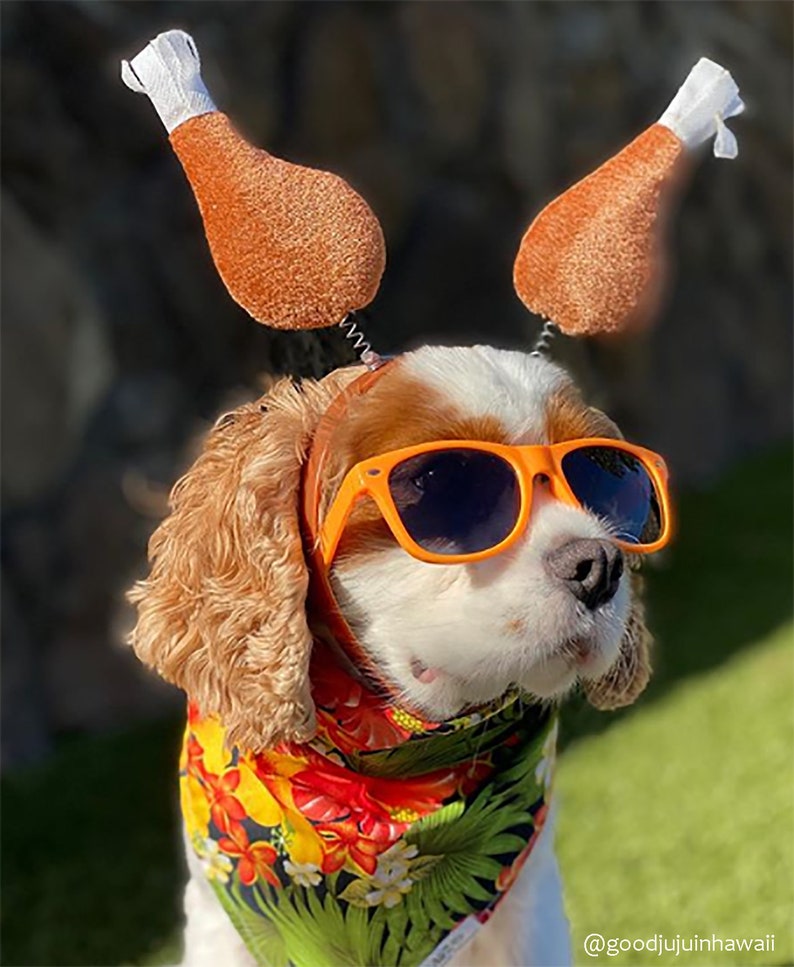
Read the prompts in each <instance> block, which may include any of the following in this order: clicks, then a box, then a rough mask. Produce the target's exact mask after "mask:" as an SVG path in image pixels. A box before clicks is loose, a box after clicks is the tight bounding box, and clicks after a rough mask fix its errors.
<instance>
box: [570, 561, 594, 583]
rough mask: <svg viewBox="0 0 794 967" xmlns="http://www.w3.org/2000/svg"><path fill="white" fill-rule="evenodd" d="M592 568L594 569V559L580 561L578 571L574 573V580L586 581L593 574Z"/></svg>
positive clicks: (577, 566)
mask: <svg viewBox="0 0 794 967" xmlns="http://www.w3.org/2000/svg"><path fill="white" fill-rule="evenodd" d="M592 570H593V562H592V561H588V560H584V561H579V563H578V564H577V565H576V572H575V573H574V580H575V581H586V580H587V578H588V577H590V574H591V572H592Z"/></svg>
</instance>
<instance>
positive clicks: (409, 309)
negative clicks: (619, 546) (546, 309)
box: [0, 0, 794, 965]
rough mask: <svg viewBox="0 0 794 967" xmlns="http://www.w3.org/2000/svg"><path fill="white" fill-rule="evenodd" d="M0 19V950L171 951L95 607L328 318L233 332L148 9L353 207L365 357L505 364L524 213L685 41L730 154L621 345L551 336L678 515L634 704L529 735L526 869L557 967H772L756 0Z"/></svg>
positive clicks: (160, 827)
mask: <svg viewBox="0 0 794 967" xmlns="http://www.w3.org/2000/svg"><path fill="white" fill-rule="evenodd" d="M0 16H1V17H2V155H3V165H2V256H3V264H2V270H3V277H2V349H3V353H2V403H3V410H2V431H3V433H2V444H3V454H2V456H3V461H2V485H3V498H4V499H3V532H2V550H3V556H2V596H3V626H2V632H3V664H2V745H3V780H2V782H3V803H2V805H3V824H2V837H3V844H2V845H3V848H2V901H3V907H4V909H3V921H4V923H3V934H2V942H3V951H2V959H3V963H8V964H84V965H88V964H130V963H134V964H142V963H167V962H169V960H170V961H171V962H173V960H174V959H175V958H176V957H177V956H178V951H179V939H178V932H179V917H180V913H179V903H180V896H179V891H180V884H181V882H182V879H183V871H182V866H181V860H180V858H179V857H180V849H179V841H178V818H177V812H176V799H175V772H176V768H175V767H176V755H177V747H178V741H179V738H178V737H179V729H180V715H181V706H182V702H181V697H180V696H179V694H178V693H177V692H176V691H173V690H171V689H169V688H167V687H166V686H163V685H159V684H158V683H157V682H155V681H154V679H153V678H152V677H150V676H149V675H148V674H147V673H145V672H143V670H142V669H140V668H139V667H138V665H137V663H136V662H135V660H134V658H133V657H132V656H131V655H130V654H129V653H128V652H127V651H126V650H125V648H124V647H123V645H122V644H121V641H122V637H123V629H124V627H125V626H126V625H127V624H128V623H129V614H128V613H126V612H125V609H124V605H123V591H124V589H125V587H127V586H128V585H129V584H130V582H131V581H132V580H133V578H134V577H135V576H137V575H139V574H141V573H143V569H144V566H145V548H146V541H147V539H148V536H149V534H150V533H151V531H152V529H153V527H154V526H155V524H156V522H157V520H158V519H159V517H160V516H161V515H162V514H163V513H164V511H165V500H166V495H167V492H168V489H169V487H170V486H171V485H172V483H173V482H174V480H175V479H176V478H177V476H178V475H179V473H180V471H181V470H182V469H183V468H184V467H185V466H186V464H187V462H188V460H189V454H190V452H191V446H192V443H193V441H194V440H195V438H196V437H197V435H198V434H199V433H200V432H201V430H202V429H203V428H205V427H206V426H207V424H208V422H209V421H210V420H212V419H213V417H214V416H215V414H216V413H217V412H218V411H219V409H220V408H221V407H222V406H223V405H224V404H226V403H228V402H230V401H231V402H234V401H237V400H239V399H241V398H244V397H245V396H246V395H250V394H251V393H252V392H256V389H257V385H258V380H259V378H260V376H261V374H267V373H292V374H300V375H303V376H312V375H315V376H317V375H321V374H322V373H324V372H326V371H327V370H328V369H330V368H333V366H335V365H338V364H340V363H342V362H346V361H348V360H349V359H350V358H351V356H350V352H349V349H348V348H347V347H346V344H345V343H344V340H343V338H342V336H341V334H340V333H338V332H326V333H320V334H319V335H317V334H311V335H298V334H290V333H287V334H275V333H272V332H268V331H266V330H265V329H263V328H262V327H261V326H259V325H257V324H256V323H254V322H253V321H251V320H250V319H249V318H248V317H247V316H246V315H245V314H244V313H243V312H242V310H240V309H238V308H237V307H236V306H235V304H234V303H233V302H232V301H231V299H230V298H229V297H228V295H227V294H226V291H225V289H224V288H223V286H222V284H221V282H220V281H219V279H218V277H217V275H216V273H215V270H214V268H213V266H212V263H211V260H210V258H209V254H208V251H207V247H206V243H205V241H204V238H203V234H202V230H201V226H200V222H199V217H198V213H197V210H196V207H195V204H194V201H193V198H192V195H191V193H190V191H189V188H188V186H187V183H186V181H185V178H184V175H183V173H182V170H181V168H180V165H179V163H178V161H177V160H176V158H175V156H174V155H173V153H172V152H171V150H170V148H169V146H168V143H167V140H166V137H165V133H164V130H163V129H162V126H161V124H160V122H159V120H158V119H157V117H156V115H155V113H154V111H153V109H152V107H151V105H150V103H149V102H148V100H147V99H146V98H143V97H139V96H135V95H133V94H132V93H131V92H130V91H128V90H127V89H126V88H125V87H124V86H123V85H122V83H121V81H120V79H119V61H120V60H121V58H122V57H130V56H131V55H133V54H135V53H137V52H138V50H140V48H141V47H142V46H143V45H144V44H145V42H146V41H147V40H148V39H149V38H150V37H152V36H153V35H154V34H156V33H158V32H159V31H161V30H164V29H168V28H170V27H175V26H181V27H184V28H185V29H187V30H189V31H190V32H191V33H193V34H194V36H195V38H196V41H197V43H198V46H199V49H200V50H201V53H202V59H203V65H204V68H203V72H204V76H205V79H206V81H207V84H208V87H209V88H210V90H211V91H212V92H213V94H214V96H215V100H216V101H217V103H218V104H219V106H220V107H221V108H222V109H223V110H225V111H226V112H227V113H228V114H229V115H231V116H232V118H234V119H235V121H236V122H237V124H238V126H239V127H240V129H241V130H242V131H243V132H244V133H245V134H246V135H247V136H248V137H249V139H250V140H251V141H252V142H254V143H256V144H259V145H262V146H264V147H267V148H268V149H269V150H271V151H272V152H273V153H275V154H277V155H280V156H283V157H286V158H288V159H290V160H293V161H298V162H302V163H306V164H310V165H313V166H317V167H322V168H326V169H330V170H333V171H335V172H338V173H340V174H342V175H343V176H344V177H345V178H347V179H348V180H349V181H351V182H352V183H353V184H354V185H355V187H356V188H358V189H359V191H361V192H362V194H364V196H365V197H366V198H367V199H368V201H369V202H370V204H371V205H372V207H373V209H374V210H375V212H376V213H377V215H378V216H379V218H380V220H381V223H382V225H383V227H384V231H385V234H386V239H387V245H388V253H389V263H388V267H387V271H386V275H385V278H384V282H383V285H382V287H381V290H380V294H379V296H378V298H377V300H376V302H375V303H374V304H373V306H372V308H371V311H370V313H369V323H368V329H367V331H368V334H369V336H370V338H371V340H372V342H373V343H374V345H375V348H377V349H379V350H381V351H383V352H386V351H395V350H400V349H403V348H407V347H411V346H415V345H418V344H420V343H423V342H443V343H456V342H463V343H471V342H477V341H481V342H489V343H493V344H496V345H499V346H509V347H525V348H527V347H529V346H530V345H531V342H532V341H533V339H534V336H535V334H536V332H537V329H538V323H537V320H535V319H534V318H533V317H531V316H530V315H529V314H528V313H527V312H526V310H525V309H524V308H523V306H522V305H521V304H520V302H519V301H518V299H517V298H516V296H515V294H514V292H513V289H512V282H511V275H512V262H513V259H514V257H515V253H516V250H517V246H518V242H519V239H520V237H521V235H522V233H523V231H524V229H525V228H526V226H527V224H528V223H529V220H530V218H531V217H532V216H533V215H534V214H535V213H536V212H537V211H538V210H539V209H540V208H542V207H543V205H544V204H545V203H546V202H547V201H549V200H550V199H551V198H553V197H554V196H555V195H556V194H558V193H559V192H560V191H561V190H563V189H564V188H565V187H566V186H568V185H569V184H570V183H571V182H573V181H575V180H577V179H578V178H580V177H582V176H583V175H584V174H586V173H587V172H589V171H590V170H592V169H593V168H594V167H595V166H596V165H598V164H599V163H600V162H601V161H603V160H605V159H606V158H607V157H609V156H610V155H611V154H613V153H614V152H615V151H616V150H617V149H618V148H620V147H621V146H622V145H623V144H625V143H626V142H627V141H628V140H630V139H631V138H632V137H633V136H634V135H635V134H637V133H639V131H640V130H642V129H643V128H644V127H646V126H647V125H648V124H649V123H651V122H652V121H653V120H655V119H656V118H657V117H658V116H659V114H660V113H661V112H662V110H663V109H664V108H665V106H666V105H667V103H668V102H669V100H670V98H671V97H672V95H673V94H674V92H675V90H676V89H677V87H678V85H679V84H680V83H681V81H682V80H683V78H684V77H685V75H686V73H687V71H688V70H689V68H690V67H691V66H692V64H693V63H694V62H695V61H696V60H697V59H698V57H700V56H701V55H707V56H710V57H712V58H714V59H715V60H717V61H719V62H721V63H722V64H724V65H725V66H726V67H728V68H729V69H730V70H731V71H732V73H733V75H734V77H735V78H736V80H737V82H738V83H739V85H740V87H741V91H742V96H743V97H744V99H745V101H746V103H747V112H746V114H745V115H743V116H742V117H741V118H737V119H734V120H733V121H732V122H730V126H731V128H732V130H733V131H734V132H735V133H736V135H737V137H738V140H739V146H740V154H739V157H738V159H737V160H736V161H732V162H728V161H717V160H715V159H713V158H711V157H704V158H703V159H702V161H701V163H700V164H699V166H698V168H697V169H696V170H695V171H694V172H693V177H692V181H691V183H690V185H689V187H688V189H687V192H686V194H685V197H684V200H683V206H682V209H681V211H680V214H679V216H678V218H677V220H676V222H675V225H674V227H673V230H672V238H671V243H670V248H671V251H672V253H673V255H674V261H675V266H676V270H675V273H674V275H673V277H672V279H671V284H670V287H669V292H668V298H667V303H666V305H665V308H664V311H663V314H662V316H661V318H660V320H659V323H658V326H657V327H656V328H655V329H654V330H653V331H651V332H650V333H648V334H646V335H642V336H638V337H632V338H630V339H623V340H621V341H618V342H613V343H598V342H581V343H574V342H572V341H569V340H563V339H559V340H558V341H557V342H556V344H555V346H554V350H553V354H554V356H555V357H556V358H557V359H559V360H562V361H563V362H565V363H566V365H568V366H569V367H570V368H572V370H573V371H574V372H575V374H576V376H577V378H578V379H579V381H580V383H581V384H582V385H583V387H584V388H585V390H586V392H587V393H588V395H589V398H590V399H591V400H592V401H593V402H596V403H598V404H599V405H601V406H603V407H604V408H606V409H607V410H608V411H609V412H610V414H611V415H612V416H613V417H615V418H616V419H617V420H618V421H619V422H620V423H621V425H622V427H623V429H624V431H625V432H626V434H627V436H628V437H629V438H630V439H633V440H635V441H637V442H640V443H643V444H645V445H647V446H649V447H652V448H654V449H657V450H659V451H661V452H662V453H664V454H665V455H666V456H667V457H668V459H669V462H670V464H671V468H672V472H673V479H674V485H675V488H676V492H677V494H678V499H679V503H680V515H679V516H680V536H679V540H678V542H677V544H676V545H675V546H674V547H673V548H671V549H670V550H669V552H666V553H665V555H664V557H663V558H662V559H661V560H659V561H656V562H654V563H653V564H652V565H651V566H650V567H649V568H648V569H647V571H648V584H649V592H650V594H649V596H650V610H651V623H652V625H653V627H654V629H655V631H656V633H657V639H658V649H657V656H656V666H657V674H656V677H655V679H654V682H653V684H652V686H651V688H650V689H649V691H648V693H647V694H646V696H644V697H643V699H642V700H641V701H640V702H639V703H638V705H637V706H635V707H634V708H633V709H631V710H630V711H628V712H626V713H622V714H620V715H616V716H607V715H603V714H597V713H595V712H592V711H591V710H589V709H587V708H586V707H585V706H584V705H582V704H579V703H574V704H573V705H571V706H570V707H569V709H568V713H567V716H566V717H565V718H564V734H565V738H566V743H567V748H566V751H565V754H564V756H563V761H562V765H561V769H560V777H559V787H560V790H561V793H562V795H561V802H562V807H561V808H562V817H561V827H560V837H559V852H560V856H561V860H562V863H563V868H564V875H565V878H566V895H567V900H568V905H569V912H570V915H571V919H572V923H573V928H574V936H575V944H576V946H575V949H576V957H577V962H585V961H586V960H587V958H586V957H585V956H584V954H583V953H582V952H581V940H582V938H583V937H584V936H585V935H586V934H588V933H591V932H593V931H596V932H599V933H603V934H604V935H605V936H607V937H608V936H615V937H628V938H630V939H633V938H635V937H640V938H644V937H649V936H651V935H653V934H654V933H657V932H661V933H667V934H668V935H670V936H674V935H675V934H676V933H680V934H681V935H682V936H688V935H690V934H692V933H696V932H697V933H699V934H700V935H701V936H710V935H711V934H716V935H718V936H723V937H726V938H727V937H732V936H736V937H754V936H761V937H763V936H765V935H766V934H768V933H775V934H776V951H775V954H774V956H773V958H772V959H769V957H770V955H768V954H763V955H760V954H755V955H751V956H750V957H748V955H747V954H746V953H745V954H729V953H724V954H722V955H720V954H713V955H700V956H699V957H698V956H697V955H691V956H690V959H689V960H687V957H686V956H682V957H680V958H679V959H678V961H677V962H679V963H681V964H685V963H688V962H691V963H700V964H705V963H718V964H722V963H725V964H728V963H748V962H756V963H774V964H784V963H791V962H792V960H794V938H792V927H791V925H792V923H794V898H793V897H792V883H794V855H793V851H794V765H792V762H794V759H793V758H792V752H794V737H793V731H794V730H793V729H792V726H793V724H794V723H793V722H792V714H793V712H792V709H793V708H794V665H793V664H792V647H791V645H792V577H793V576H794V575H793V574H792V461H791V424H792V378H791V377H792V325H791V322H792V319H791V316H792V312H791V309H792V292H791V260H792V245H791V223H792V191H791V189H792V174H791V172H792V167H791V160H792V141H791V127H792V51H791V44H792V7H791V5H790V4H789V3H776V2H764V3H760V2H752V0H748V2H741V3H739V2H697V3H696V2H663V3H662V2H641V3H640V2H636V3H632V2H623V3H584V2H565V3H562V2H559V3H558V2H543V3H531V2H526V3H510V2H499V0H495V2H489V3H485V2H482V3H463V2H460V3H458V2H454V3H434V2H414V3H407V2H406V3H404V2H384V3H346V2H329V3H316V4H315V3H303V2H292V3H254V2H249V3H242V2H240V3H238V2H225V3H219V2H203V3H193V2H161V3H147V2H134V3H133V2H120V3H115V2H92V0H83V2H77V0H74V2H67V0H64V2H57V3H56V2H42V3H33V2H25V3H23V2H9V0H5V2H3V4H2V9H0ZM645 956H646V958H647V959H648V960H649V961H653V960H655V959H656V958H654V956H653V955H645ZM753 956H754V957H755V960H753V959H752V958H753ZM708 957H710V958H711V959H707V958H708ZM615 960H616V962H618V963H629V962H631V963H637V962H640V961H641V956H640V955H639V954H636V953H633V954H632V955H631V957H630V959H629V958H628V957H627V955H624V957H623V958H615ZM657 962H659V961H658V960H657Z"/></svg>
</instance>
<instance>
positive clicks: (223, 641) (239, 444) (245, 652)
mask: <svg viewBox="0 0 794 967" xmlns="http://www.w3.org/2000/svg"><path fill="white" fill-rule="evenodd" d="M360 371H361V370H360V369H358V368H356V369H352V368H351V369H347V370H340V371H337V372H335V373H332V374H331V375H330V376H327V377H326V378H325V379H324V380H323V381H322V382H320V383H316V382H306V383H304V384H302V385H301V387H300V388H297V387H296V386H295V385H294V384H293V383H292V382H291V381H290V380H288V379H284V380H281V381H280V382H278V383H277V384H276V385H275V386H274V387H273V389H272V390H271V392H270V393H268V394H267V395H266V396H265V397H263V398H262V399H261V400H258V401H256V402H254V403H249V404H246V405H245V406H241V407H239V408H238V409H237V410H235V411H233V412H232V413H229V414H227V415H226V416H225V417H224V418H222V419H221V420H219V421H218V423H217V424H216V426H215V427H214V428H213V429H212V430H211V431H210V433H209V434H208V436H207V439H206V441H205V443H204V447H203V450H202V453H201V455H200V456H199V458H198V459H197V460H196V462H195V463H194V465H193V466H192V467H191V469H190V470H189V471H188V472H187V473H186V474H185V476H184V477H182V479H181V480H180V481H179V482H178V483H177V484H176V486H175V487H174V489H173V491H172V493H171V514H170V516H169V517H167V518H166V519H165V520H164V521H163V523H162V524H161V525H160V527H158V529H157V530H156V531H155V533H154V534H153V536H152V539H151V542H150V544H149V560H150V562H151V572H150V574H149V577H148V578H146V580H144V581H140V582H138V583H137V584H136V585H135V586H134V587H133V588H132V590H131V591H130V592H129V598H130V600H131V601H132V602H133V604H135V605H137V609H138V621H137V624H136V626H135V628H134V629H133V632H132V634H131V636H130V643H131V644H132V646H133V648H134V649H135V652H136V654H137V655H138V657H139V658H140V659H141V660H142V661H144V662H145V663H146V664H148V665H151V666H152V667H154V668H155V669H156V670H157V671H158V672H159V673H160V674H161V675H162V676H163V677H164V678H165V679H167V680H168V681H170V682H173V683H174V684H176V685H178V686H180V687H181V688H183V689H184V690H185V691H186V692H187V694H188V697H189V698H190V699H191V700H193V701H195V702H196V703H197V704H198V706H199V708H200V709H201V711H202V712H203V713H205V714H209V713H214V714H217V715H219V716H220V718H221V720H222V721H223V723H224V725H225V726H226V729H227V734H228V740H229V743H230V744H240V745H242V746H244V747H246V748H250V749H252V750H254V751H258V750H261V749H264V748H267V747H269V746H272V745H274V744H276V743H278V742H280V741H283V740H295V741H306V740H307V739H308V738H310V737H311V736H312V734H313V733H314V729H315V719H314V705H313V704H312V700H311V696H310V692H309V679H308V665H309V656H310V652H311V640H312V639H311V634H310V632H309V628H308V625H307V622H306V610H305V603H306V592H307V586H308V573H307V569H306V565H305V562H304V557H303V549H302V545H301V535H300V523H299V518H298V498H299V489H300V475H301V467H302V465H303V461H304V459H305V456H306V451H307V449H308V446H309V444H310V441H311V438H312V435H313V432H314V429H315V427H316V425H317V422H318V420H319V418H320V416H321V415H322V414H323V412H324V411H325V409H326V408H327V407H328V405H329V403H330V402H331V400H332V399H333V398H334V396H336V394H337V393H338V392H339V391H340V390H341V389H342V388H343V387H344V386H345V385H346V384H347V382H349V381H350V380H351V379H352V378H354V377H355V376H356V375H357V374H358V373H359V372H360Z"/></svg>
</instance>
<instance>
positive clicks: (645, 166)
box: [513, 58, 744, 336]
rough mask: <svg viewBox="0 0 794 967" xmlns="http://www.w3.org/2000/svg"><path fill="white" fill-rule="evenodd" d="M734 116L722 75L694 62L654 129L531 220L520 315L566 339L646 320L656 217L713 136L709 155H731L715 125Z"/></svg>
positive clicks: (520, 274) (522, 255) (736, 102)
mask: <svg viewBox="0 0 794 967" xmlns="http://www.w3.org/2000/svg"><path fill="white" fill-rule="evenodd" d="M743 110H744V104H743V103H742V100H741V98H740V97H739V89H738V87H737V86H736V84H735V83H734V81H733V78H732V77H731V75H730V74H729V73H728V72H727V71H726V70H724V69H723V68H722V67H720V66H719V64H715V63H714V62H713V61H710V60H707V59H706V58H701V59H700V60H699V61H698V62H697V64H696V65H695V66H694V68H693V69H692V71H691V72H690V74H689V76H688V77H687V79H686V81H685V82H684V84H683V86H682V87H681V88H680V90H679V91H678V93H677V94H676V96H675V98H674V99H673V101H672V102H671V104H670V106H669V107H668V108H667V110H666V111H665V112H664V114H663V115H662V116H661V117H660V118H659V120H658V121H657V122H656V124H653V125H651V127H649V128H648V129H647V130H646V131H644V132H643V133H642V134H641V135H640V136H639V137H638V138H635V140H634V141H632V142H631V144H629V145H628V146H627V147H625V148H624V149H623V150H622V151H621V152H620V153H619V154H617V155H615V157H613V158H610V160H609V161H607V162H605V163H604V164H603V165H601V167H600V168H598V169H597V170H596V171H594V172H593V173H592V174H591V175H588V177H586V178H585V179H584V180H582V181H580V182H578V183H577V184H575V185H574V186H573V187H572V188H569V189H568V190H567V191H566V192H565V193H564V194H562V195H560V197H559V198H556V199H555V200H554V201H552V202H551V203H550V204H549V205H547V206H546V208H544V209H543V211H542V212H541V213H540V214H539V215H538V216H537V218H536V219H535V220H534V221H533V222H532V224H531V225H530V227H529V229H528V230H527V232H526V234H525V235H524V238H523V239H522V241H521V246H520V248H519V251H518V256H517V258H516V261H515V267H514V271H513V282H514V285H515V289H516V292H517V293H518V296H519V298H520V299H521V301H522V302H523V303H524V304H525V305H526V306H527V308H529V309H530V310H531V311H532V312H536V313H538V314H539V315H541V316H543V317H545V318H546V319H549V320H551V321H552V322H553V323H556V325H557V326H559V328H560V329H561V330H562V331H563V332H565V333H566V334H567V335H571V336H580V335H594V334H596V333H601V332H617V331H620V330H623V329H629V328H638V327H641V326H643V325H647V324H648V323H649V322H651V321H652V319H653V317H654V314H655V311H656V309H657V307H658V303H659V299H660V296H661V293H662V288H663V276H664V249H663V238H662V235H663V231H664V227H665V222H666V216H667V214H668V212H669V208H670V204H671V202H672V201H673V200H674V196H675V193H676V189H677V188H678V187H679V184H680V181H681V177H682V174H683V173H684V172H685V169H686V168H687V167H688V165H687V163H686V162H687V159H688V156H689V155H690V154H691V152H692V149H693V148H695V147H696V146H697V145H699V144H701V143H702V142H704V141H707V140H708V139H709V138H711V137H714V136H715V135H716V138H715V142H714V154H715V155H716V156H717V157H718V158H734V157H736V154H737V146H736V139H735V138H734V136H733V135H732V134H731V132H730V131H729V130H728V129H727V128H726V127H725V123H724V122H725V118H729V117H733V116H734V115H736V114H739V113H741V111H743Z"/></svg>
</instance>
